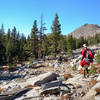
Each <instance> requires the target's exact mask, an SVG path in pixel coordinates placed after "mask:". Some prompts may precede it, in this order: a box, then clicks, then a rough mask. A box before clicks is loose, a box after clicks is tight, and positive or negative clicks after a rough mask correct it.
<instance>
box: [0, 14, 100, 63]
mask: <svg viewBox="0 0 100 100" xmlns="http://www.w3.org/2000/svg"><path fill="white" fill-rule="evenodd" d="M37 26H38V25H37V20H34V21H33V26H32V29H31V33H30V34H29V35H28V37H25V35H24V34H20V33H19V32H18V31H17V29H16V27H15V26H14V27H13V29H12V30H11V29H8V31H7V33H5V30H4V25H3V24H2V25H1V28H0V65H7V64H13V63H16V62H18V61H28V60H30V59H37V58H42V57H43V56H54V57H56V56H57V55H59V54H61V52H64V53H65V54H66V55H67V54H71V53H72V50H75V49H77V48H80V47H82V45H83V43H86V44H87V45H88V46H89V45H94V44H98V43H100V34H96V35H95V36H94V37H88V39H84V37H80V38H79V39H76V38H73V37H72V35H70V34H69V35H63V34H62V32H61V24H60V22H59V16H58V14H56V15H55V17H54V21H53V22H52V25H51V33H49V34H44V30H46V28H45V27H44V26H43V25H42V24H41V27H40V28H38V27H37ZM66 29H67V28H66Z"/></svg>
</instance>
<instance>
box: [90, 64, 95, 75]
mask: <svg viewBox="0 0 100 100" xmlns="http://www.w3.org/2000/svg"><path fill="white" fill-rule="evenodd" d="M95 73H96V68H95V67H94V66H93V65H91V68H90V69H89V75H91V74H95Z"/></svg>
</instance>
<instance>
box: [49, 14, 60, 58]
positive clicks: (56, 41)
mask: <svg viewBox="0 0 100 100" xmlns="http://www.w3.org/2000/svg"><path fill="white" fill-rule="evenodd" d="M51 29H52V34H53V44H52V45H53V53H54V55H55V56H56V54H57V53H59V52H58V51H59V49H60V48H58V45H59V40H60V36H61V25H60V23H59V17H58V15H57V14H56V16H55V19H54V21H53V25H52V27H51Z"/></svg>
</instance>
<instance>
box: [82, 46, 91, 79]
mask: <svg viewBox="0 0 100 100" xmlns="http://www.w3.org/2000/svg"><path fill="white" fill-rule="evenodd" d="M87 50H88V48H87V46H86V44H83V50H82V57H81V62H80V65H81V66H82V69H83V73H84V78H86V73H87V77H88V76H89V75H88V67H89V65H90V61H88V59H87Z"/></svg>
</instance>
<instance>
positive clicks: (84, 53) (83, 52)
mask: <svg viewBox="0 0 100 100" xmlns="http://www.w3.org/2000/svg"><path fill="white" fill-rule="evenodd" d="M82 55H83V57H85V58H86V49H83V50H82Z"/></svg>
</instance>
